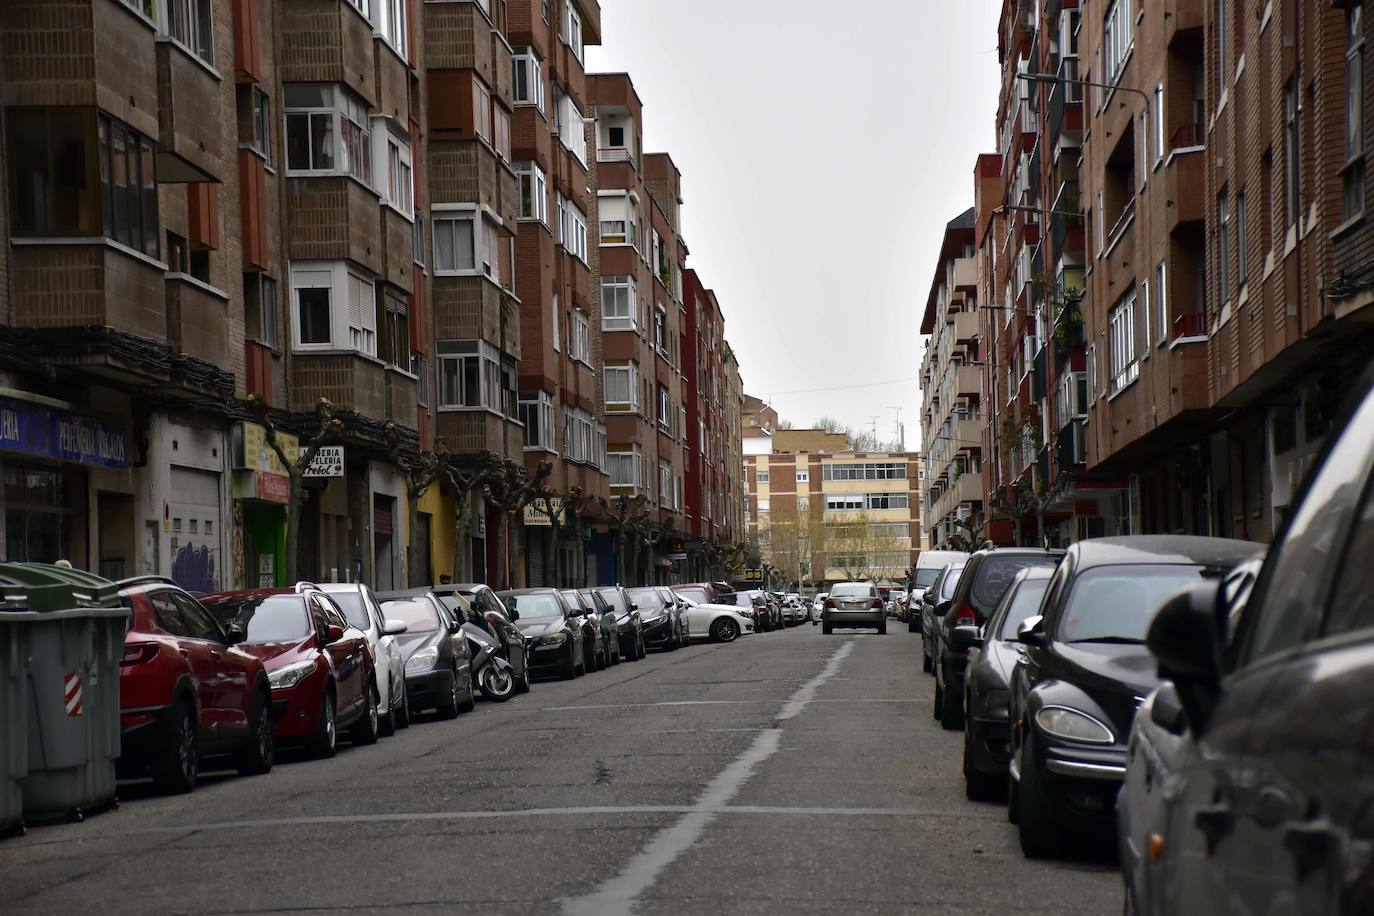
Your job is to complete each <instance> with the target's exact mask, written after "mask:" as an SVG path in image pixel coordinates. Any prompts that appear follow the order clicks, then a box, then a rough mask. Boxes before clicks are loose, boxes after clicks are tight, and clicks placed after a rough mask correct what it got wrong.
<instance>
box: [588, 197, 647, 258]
mask: <svg viewBox="0 0 1374 916" xmlns="http://www.w3.org/2000/svg"><path fill="white" fill-rule="evenodd" d="M597 204H598V209H599V210H600V216H601V234H600V239H601V244H603V245H634V244H636V243H637V239H636V234H637V233H638V229H637V227H636V226H635V210H634V203H633V202H632V201H631V200H630V198H629V196H628V195H625V194H614V195H607V196H605V197H602V198H601V199H600V200H598V201H597Z"/></svg>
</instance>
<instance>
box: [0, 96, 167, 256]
mask: <svg viewBox="0 0 1374 916" xmlns="http://www.w3.org/2000/svg"><path fill="white" fill-rule="evenodd" d="M10 129H11V131H13V130H14V129H15V125H14V124H13V123H11V125H10ZM96 134H97V155H98V156H99V159H100V162H99V168H100V192H101V214H102V217H103V219H102V223H103V229H104V233H105V235H106V237H107V238H112V239H114V240H115V241H117V242H119V243H120V244H122V245H127V246H129V247H130V248H133V249H136V250H138V251H142V252H143V253H144V254H146V255H148V256H149V257H154V258H155V257H157V254H158V234H159V232H158V213H157V168H156V164H155V162H154V159H155V152H156V150H155V147H154V145H153V141H152V140H149V139H148V138H147V137H145V136H143V135H142V134H140V133H138V132H137V131H136V130H134V129H133V128H132V127H129V126H128V125H127V124H125V123H123V122H122V121H118V120H116V119H115V118H111V117H109V116H107V115H104V114H101V115H98V116H97V118H96ZM53 152H54V154H55V155H62V154H69V155H72V156H73V158H72V161H71V162H57V161H54V162H53V172H52V173H51V174H53V175H54V176H56V177H57V178H58V180H59V181H63V180H65V179H67V178H73V177H76V176H77V174H78V171H77V170H79V169H80V170H84V169H85V168H86V166H85V164H84V163H83V161H82V158H79V157H81V156H82V155H83V154H84V150H77V149H76V148H70V147H65V146H64V147H63V148H61V149H55V150H53ZM69 169H70V170H71V171H68V170H69ZM83 177H89V175H87V176H83ZM59 190H61V189H59ZM64 199H66V200H71V201H72V202H76V203H87V202H88V201H87V200H86V198H85V195H73V196H72V197H67V198H64V197H62V196H59V195H54V201H55V202H57V201H61V200H64ZM77 222H78V223H83V222H85V220H84V219H78V221H77ZM16 234H17V233H16Z"/></svg>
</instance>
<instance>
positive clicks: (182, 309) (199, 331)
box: [163, 274, 231, 366]
mask: <svg viewBox="0 0 1374 916" xmlns="http://www.w3.org/2000/svg"><path fill="white" fill-rule="evenodd" d="M163 287H164V289H165V291H166V302H167V343H168V345H170V346H171V347H172V349H173V350H175V351H176V352H178V353H183V354H185V355H187V356H193V357H195V358H197V359H203V360H205V361H206V362H209V363H213V364H215V365H216V366H227V365H229V364H230V362H231V360H230V356H229V296H228V295H227V294H226V293H223V292H220V291H219V290H217V289H215V288H213V287H211V286H208V285H206V284H204V283H202V282H200V281H199V280H196V279H194V278H192V277H189V276H187V275H186V274H167V276H166V279H165V280H164V281H163Z"/></svg>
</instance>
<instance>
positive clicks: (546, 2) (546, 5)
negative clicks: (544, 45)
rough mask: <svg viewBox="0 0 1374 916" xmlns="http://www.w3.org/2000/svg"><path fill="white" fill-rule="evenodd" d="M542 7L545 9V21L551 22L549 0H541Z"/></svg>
mask: <svg viewBox="0 0 1374 916" xmlns="http://www.w3.org/2000/svg"><path fill="white" fill-rule="evenodd" d="M539 5H540V7H541V8H542V9H543V13H544V21H545V22H548V21H549V0H540V4H539Z"/></svg>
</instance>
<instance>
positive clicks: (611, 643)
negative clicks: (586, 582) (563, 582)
mask: <svg viewBox="0 0 1374 916" xmlns="http://www.w3.org/2000/svg"><path fill="white" fill-rule="evenodd" d="M564 597H565V598H566V597H567V595H564ZM577 597H579V598H581V599H582V604H583V606H585V607H589V608H591V609H592V610H593V611H594V612H595V614H596V617H597V622H598V623H599V624H600V626H601V641H602V642H603V643H605V645H606V653H607V657H608V658H610V660H611V664H612V665H618V664H620V663H621V661H623V660H624V656H623V655H621V653H620V622H619V618H617V617H616V613H615V608H613V607H611V603H610V602H609V601H607V600H606V599H605V598H602V597H601V596H600V595H599V594H597V591H596V589H594V588H579V589H577ZM568 603H569V604H571V603H572V601H571V599H569V602H568Z"/></svg>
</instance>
